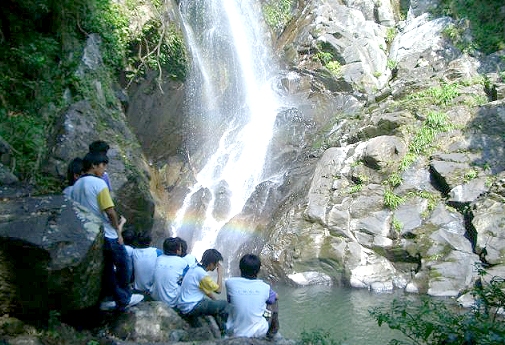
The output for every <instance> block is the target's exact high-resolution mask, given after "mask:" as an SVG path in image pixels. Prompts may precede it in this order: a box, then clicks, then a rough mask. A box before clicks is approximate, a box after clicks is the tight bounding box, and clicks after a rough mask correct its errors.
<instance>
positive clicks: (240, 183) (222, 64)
mask: <svg viewBox="0 0 505 345" xmlns="http://www.w3.org/2000/svg"><path fill="white" fill-rule="evenodd" d="M180 11H181V16H182V20H183V23H184V29H185V33H186V39H187V42H188V46H189V47H190V50H191V55H192V59H193V66H192V71H191V72H190V77H189V80H188V82H187V85H188V86H189V87H188V91H187V108H186V117H187V118H188V121H189V122H188V123H189V126H190V127H189V128H191V130H194V131H195V132H194V133H193V135H194V136H195V141H196V142H197V143H198V147H197V148H194V147H193V148H192V149H193V150H194V151H197V152H198V150H201V147H204V148H205V149H206V150H208V151H210V157H209V158H208V159H207V161H206V163H205V165H204V166H203V168H202V169H201V170H199V171H198V172H196V173H195V175H196V176H195V179H196V181H197V182H196V183H195V185H194V186H193V187H192V188H191V190H190V192H189V193H188V194H187V196H186V197H185V199H184V203H183V206H182V207H181V209H179V211H178V212H177V214H176V219H175V221H174V222H173V232H174V233H175V235H178V236H181V237H183V238H185V239H188V238H191V241H189V242H190V243H189V244H190V245H192V248H191V250H192V252H193V254H195V255H196V256H197V257H199V256H200V255H201V253H202V252H203V251H204V250H205V249H207V248H209V247H210V246H214V245H215V240H216V237H217V235H218V233H219V230H220V229H221V228H222V227H223V226H224V225H225V224H226V223H227V222H229V221H230V219H232V218H233V217H234V216H235V215H237V214H239V213H240V212H241V211H242V208H243V206H244V204H245V203H246V201H247V199H248V198H249V197H250V196H251V194H252V192H253V191H254V190H255V188H256V186H257V185H258V184H259V183H261V182H262V181H263V178H264V176H262V172H263V166H264V164H265V157H266V152H267V148H268V145H269V142H270V139H271V137H272V132H273V126H274V122H275V118H276V115H277V112H278V108H279V101H278V100H277V98H276V94H275V92H274V91H273V87H272V84H273V81H274V80H275V78H274V77H275V75H274V73H275V72H276V71H277V70H276V69H275V65H274V64H273V62H272V60H271V54H270V51H269V49H268V48H267V47H266V46H265V42H266V41H267V39H266V37H267V36H266V35H265V34H264V33H263V32H262V27H261V24H262V23H263V22H262V18H261V7H260V5H259V1H254V0H240V1H239V0H212V1H208V0H182V1H181V4H180ZM188 158H189V157H188ZM199 191H200V192H201V191H205V193H206V195H208V196H207V200H208V201H207V204H206V208H205V211H204V212H202V213H203V214H204V216H199V218H201V219H198V220H195V219H193V218H194V217H195V216H194V214H192V211H191V208H192V207H194V200H193V199H194V198H195V195H196V194H197V193H198V192H199ZM223 195H224V196H225V199H226V200H225V201H223V200H222V199H223ZM223 205H225V206H226V207H224V206H223Z"/></svg>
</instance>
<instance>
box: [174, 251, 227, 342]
mask: <svg viewBox="0 0 505 345" xmlns="http://www.w3.org/2000/svg"><path fill="white" fill-rule="evenodd" d="M221 261H223V256H222V255H221V253H220V252H219V251H217V250H216V249H207V250H206V251H205V252H204V253H203V255H202V260H201V261H200V263H199V264H198V265H196V266H194V267H192V268H190V269H189V270H188V272H187V273H186V275H185V276H184V279H183V280H182V285H181V292H180V295H179V300H178V302H177V309H178V310H179V311H180V313H181V314H182V315H183V317H186V318H187V319H188V320H189V321H190V322H194V321H195V320H196V318H198V317H199V316H204V315H212V316H213V317H214V318H215V320H216V323H217V325H218V326H219V329H220V331H221V334H222V335H224V334H225V331H226V328H225V327H226V326H225V324H226V319H227V318H228V302H227V301H225V300H219V299H218V298H217V297H216V294H219V293H221V290H222V288H223V273H224V272H223V266H221ZM214 270H216V271H217V281H214V280H212V278H211V277H210V276H209V274H208V272H212V271H214Z"/></svg>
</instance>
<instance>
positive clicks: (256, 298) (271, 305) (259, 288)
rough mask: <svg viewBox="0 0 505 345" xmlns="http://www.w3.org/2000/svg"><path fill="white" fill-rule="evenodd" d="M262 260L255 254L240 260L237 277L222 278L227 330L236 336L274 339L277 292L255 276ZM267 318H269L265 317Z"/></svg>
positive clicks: (277, 324)
mask: <svg viewBox="0 0 505 345" xmlns="http://www.w3.org/2000/svg"><path fill="white" fill-rule="evenodd" d="M260 267H261V261H260V259H259V257H258V256H256V255H254V254H246V255H244V256H243V257H242V258H241V259H240V264H239V268H240V275H241V276H240V277H232V278H229V279H227V280H226V281H225V286H226V294H227V299H228V302H229V303H230V310H229V315H228V320H227V323H226V329H227V331H228V334H229V335H232V336H235V337H250V338H262V337H267V338H273V337H274V336H275V335H276V334H277V332H278V330H279V313H278V308H277V293H275V292H274V291H273V290H272V289H271V287H270V285H268V284H267V283H265V282H263V281H262V280H260V279H257V276H258V272H259V271H260ZM267 318H268V320H267Z"/></svg>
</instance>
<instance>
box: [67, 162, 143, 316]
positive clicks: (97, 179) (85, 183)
mask: <svg viewBox="0 0 505 345" xmlns="http://www.w3.org/2000/svg"><path fill="white" fill-rule="evenodd" d="M108 163H109V159H108V158H107V156H104V155H101V154H97V153H88V154H86V156H84V158H83V172H84V174H83V175H82V176H80V177H79V179H78V180H77V181H76V182H75V184H74V186H73V188H72V190H71V192H70V197H71V199H73V200H74V201H76V202H78V203H80V204H81V205H83V206H84V207H86V208H88V209H89V210H90V211H91V212H92V213H93V214H95V215H96V216H97V217H99V218H100V219H101V220H102V224H103V227H104V232H105V241H104V281H103V283H104V295H108V294H112V295H113V298H114V301H110V302H111V305H110V307H111V308H115V309H116V310H117V311H119V312H123V311H125V310H126V308H127V307H129V306H132V305H135V304H137V303H139V302H140V301H142V299H143V296H141V295H136V294H133V295H132V293H131V291H130V287H129V284H128V270H127V255H126V250H125V248H124V245H123V236H122V233H121V232H122V227H123V225H124V222H126V219H123V218H122V217H118V215H117V213H116V210H115V207H114V202H113V201H112V198H111V196H110V193H109V188H108V187H107V184H106V183H105V182H104V180H102V176H103V174H104V172H105V169H106V168H107V164H108ZM105 303H108V302H105ZM100 307H101V308H102V306H100ZM105 307H107V308H108V307H109V306H108V305H104V308H105Z"/></svg>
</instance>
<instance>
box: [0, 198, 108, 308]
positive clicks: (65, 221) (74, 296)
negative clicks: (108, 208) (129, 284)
mask: <svg viewBox="0 0 505 345" xmlns="http://www.w3.org/2000/svg"><path fill="white" fill-rule="evenodd" d="M2 198H4V200H3V202H2V203H0V213H1V214H2V217H1V219H0V257H1V260H0V313H2V314H10V315H21V316H22V317H23V318H36V317H37V316H44V315H45V316H46V317H47V313H48V311H49V310H56V311H59V312H60V313H62V314H65V313H69V312H72V311H75V310H81V309H85V308H88V307H92V306H94V305H96V303H97V301H98V298H99V296H100V290H101V274H102V266H103V264H102V263H103V259H102V258H103V252H102V244H103V229H102V222H101V221H100V220H99V219H98V218H96V217H95V216H94V215H92V214H90V213H89V211H86V210H85V209H83V208H82V207H80V206H78V205H77V204H75V203H73V202H71V201H69V200H68V199H65V198H64V197H63V196H62V195H55V196H45V197H22V198H10V197H9V196H5V195H3V194H2Z"/></svg>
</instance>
